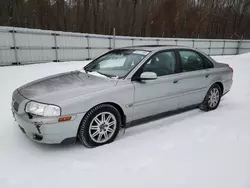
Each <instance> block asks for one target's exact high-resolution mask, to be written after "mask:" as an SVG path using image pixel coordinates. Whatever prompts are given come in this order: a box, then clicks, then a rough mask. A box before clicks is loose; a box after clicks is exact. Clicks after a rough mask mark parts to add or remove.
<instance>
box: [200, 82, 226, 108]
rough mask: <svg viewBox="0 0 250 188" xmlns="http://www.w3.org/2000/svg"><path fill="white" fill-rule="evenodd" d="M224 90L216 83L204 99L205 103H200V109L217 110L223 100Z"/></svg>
mask: <svg viewBox="0 0 250 188" xmlns="http://www.w3.org/2000/svg"><path fill="white" fill-rule="evenodd" d="M221 96H222V91H221V88H220V86H219V85H218V84H214V85H213V86H212V87H211V88H210V89H209V90H208V92H207V95H206V97H205V99H204V101H203V103H202V104H201V105H200V109H201V110H203V111H211V110H215V109H216V108H217V107H218V106H219V104H220V100H221Z"/></svg>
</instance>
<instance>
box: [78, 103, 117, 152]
mask: <svg viewBox="0 0 250 188" xmlns="http://www.w3.org/2000/svg"><path fill="white" fill-rule="evenodd" d="M120 126H121V115H120V113H119V111H118V110H117V109H116V108H115V107H114V106H112V105H109V104H101V105H98V106H96V107H94V108H93V109H91V110H90V111H89V112H87V114H86V115H85V116H84V118H83V120H82V122H81V125H80V127H79V131H78V137H79V139H80V141H81V143H82V144H84V145H85V146H86V147H89V148H92V147H96V146H101V145H104V144H108V143H110V142H113V141H114V140H115V138H116V136H117V134H118V133H119V130H120Z"/></svg>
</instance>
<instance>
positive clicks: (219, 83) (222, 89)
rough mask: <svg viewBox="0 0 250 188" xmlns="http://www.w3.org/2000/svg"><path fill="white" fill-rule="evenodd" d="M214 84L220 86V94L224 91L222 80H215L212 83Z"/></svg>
mask: <svg viewBox="0 0 250 188" xmlns="http://www.w3.org/2000/svg"><path fill="white" fill-rule="evenodd" d="M215 84H217V85H218V86H219V87H220V89H221V92H222V95H223V93H224V86H223V84H222V82H215V83H214V84H213V85H215Z"/></svg>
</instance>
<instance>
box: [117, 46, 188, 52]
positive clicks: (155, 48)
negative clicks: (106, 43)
mask: <svg viewBox="0 0 250 188" xmlns="http://www.w3.org/2000/svg"><path fill="white" fill-rule="evenodd" d="M119 49H134V50H146V51H159V50H170V49H193V48H191V47H189V46H178V45H139V46H128V47H122V48H119Z"/></svg>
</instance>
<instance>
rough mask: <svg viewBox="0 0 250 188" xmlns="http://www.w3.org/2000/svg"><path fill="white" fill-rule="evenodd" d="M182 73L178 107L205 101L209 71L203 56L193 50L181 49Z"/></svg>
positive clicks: (179, 82)
mask: <svg viewBox="0 0 250 188" xmlns="http://www.w3.org/2000/svg"><path fill="white" fill-rule="evenodd" d="M178 52H179V53H178V54H179V61H180V63H181V65H180V69H181V73H180V76H179V81H178V84H179V88H180V93H181V96H180V100H179V105H178V108H183V107H187V106H190V105H194V104H199V103H201V102H202V101H203V99H204V97H205V94H206V88H207V83H206V79H207V77H208V76H209V73H208V72H207V70H206V67H205V64H204V61H203V58H202V57H201V56H200V55H199V53H198V52H196V51H193V50H189V49H187V50H179V51H178Z"/></svg>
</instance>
